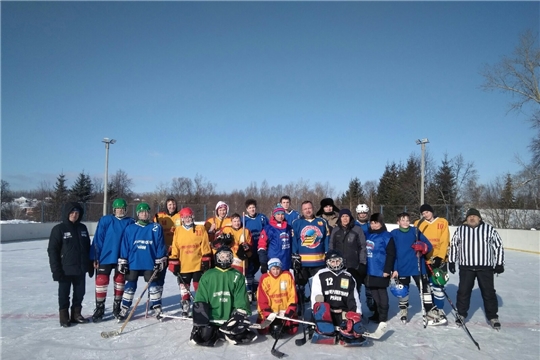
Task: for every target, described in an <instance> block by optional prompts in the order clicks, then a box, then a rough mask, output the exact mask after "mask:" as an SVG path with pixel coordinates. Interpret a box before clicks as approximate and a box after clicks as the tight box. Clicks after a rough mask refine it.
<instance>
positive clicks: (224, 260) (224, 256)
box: [215, 246, 233, 270]
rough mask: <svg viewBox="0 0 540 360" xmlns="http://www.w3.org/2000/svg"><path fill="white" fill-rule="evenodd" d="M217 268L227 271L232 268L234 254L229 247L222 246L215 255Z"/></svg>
mask: <svg viewBox="0 0 540 360" xmlns="http://www.w3.org/2000/svg"><path fill="white" fill-rule="evenodd" d="M215 260H216V266H217V267H218V268H220V269H223V270H226V269H228V268H230V267H231V266H232V263H233V252H232V250H231V248H230V247H228V246H221V247H220V248H219V249H218V251H217V252H216V255H215Z"/></svg>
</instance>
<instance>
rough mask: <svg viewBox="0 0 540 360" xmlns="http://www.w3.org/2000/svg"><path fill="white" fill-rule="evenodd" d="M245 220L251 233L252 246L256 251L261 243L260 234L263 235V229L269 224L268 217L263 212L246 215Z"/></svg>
mask: <svg viewBox="0 0 540 360" xmlns="http://www.w3.org/2000/svg"><path fill="white" fill-rule="evenodd" d="M244 222H245V226H246V229H248V230H249V232H250V233H251V246H252V248H253V249H254V250H255V252H256V251H257V248H258V244H259V236H261V231H262V229H263V228H264V227H265V226H266V225H268V218H267V217H266V215H263V214H255V217H250V216H249V215H246V216H244Z"/></svg>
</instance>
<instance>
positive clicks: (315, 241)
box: [300, 225, 323, 249]
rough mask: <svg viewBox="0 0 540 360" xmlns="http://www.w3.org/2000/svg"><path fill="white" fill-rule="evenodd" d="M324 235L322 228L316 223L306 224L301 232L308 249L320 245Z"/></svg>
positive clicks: (304, 244)
mask: <svg viewBox="0 0 540 360" xmlns="http://www.w3.org/2000/svg"><path fill="white" fill-rule="evenodd" d="M322 237H323V235H322V232H321V229H319V228H318V227H317V226H314V225H307V226H305V227H304V228H303V229H302V231H301V233H300V239H301V240H302V246H305V247H307V248H308V249H314V248H316V247H318V246H319V244H320V243H321V240H322Z"/></svg>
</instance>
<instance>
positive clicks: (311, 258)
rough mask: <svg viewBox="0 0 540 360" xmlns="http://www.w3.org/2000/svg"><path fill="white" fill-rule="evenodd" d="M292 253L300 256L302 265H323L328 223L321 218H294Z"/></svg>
mask: <svg viewBox="0 0 540 360" xmlns="http://www.w3.org/2000/svg"><path fill="white" fill-rule="evenodd" d="M292 228H293V243H292V252H293V254H299V255H300V257H301V258H302V266H304V267H319V266H324V254H325V253H326V252H327V251H328V241H329V238H330V234H329V231H328V225H327V224H326V221H325V220H324V219H322V218H318V217H317V218H314V219H312V220H306V219H304V218H303V217H301V218H300V219H296V220H295V221H294V222H293V224H292Z"/></svg>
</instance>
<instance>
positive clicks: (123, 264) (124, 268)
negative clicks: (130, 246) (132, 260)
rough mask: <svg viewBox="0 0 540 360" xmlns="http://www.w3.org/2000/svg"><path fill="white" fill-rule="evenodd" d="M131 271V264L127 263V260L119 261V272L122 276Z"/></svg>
mask: <svg viewBox="0 0 540 360" xmlns="http://www.w3.org/2000/svg"><path fill="white" fill-rule="evenodd" d="M128 271H129V263H128V261H127V259H122V258H120V259H118V272H119V273H120V274H124V275H125V274H127V272H128Z"/></svg>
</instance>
